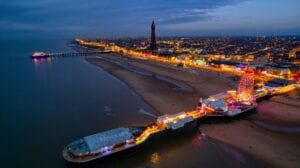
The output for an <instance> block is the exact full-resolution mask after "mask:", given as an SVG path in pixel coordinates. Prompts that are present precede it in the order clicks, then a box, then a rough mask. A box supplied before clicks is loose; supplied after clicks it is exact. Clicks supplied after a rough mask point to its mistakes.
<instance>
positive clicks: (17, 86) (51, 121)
mask: <svg viewBox="0 0 300 168" xmlns="http://www.w3.org/2000/svg"><path fill="white" fill-rule="evenodd" d="M68 41H69V39H63V40H27V39H22V40H8V41H4V40H1V41H0V58H1V60H0V77H1V79H0V105H1V107H0V109H1V110H0V132H1V138H0V150H1V151H0V167H3V168H9V167H31V168H33V167H39V168H41V167H43V168H63V167H66V164H65V162H64V160H63V158H62V155H61V151H62V149H63V148H64V146H65V145H67V144H68V143H70V142H71V141H73V140H76V139H78V138H80V137H83V136H86V135H90V134H93V133H97V132H100V131H103V130H107V129H111V128H115V127H119V126H132V125H133V126H136V125H137V126H139V125H145V124H148V123H150V122H152V121H154V120H155V118H154V117H153V116H152V115H155V113H154V112H153V110H151V108H149V107H148V106H147V105H145V104H144V103H143V102H142V101H141V100H140V99H139V97H138V96H137V95H135V94H134V93H133V92H132V91H131V90H130V89H128V87H127V86H126V85H124V84H123V83H122V82H120V81H119V80H117V79H116V78H114V77H113V76H111V75H109V74H107V73H106V72H104V71H102V70H101V69H100V68H98V67H96V66H93V65H91V64H89V63H87V62H86V61H85V60H84V58H80V57H73V58H56V59H46V60H40V61H33V60H31V59H30V58H29V56H30V55H31V54H32V52H34V51H46V52H62V51H65V52H67V51H71V52H73V50H72V49H71V48H70V47H68ZM141 109H143V110H141ZM141 150H142V151H138V152H136V153H135V154H134V155H133V156H131V157H129V158H126V159H119V160H117V161H112V162H109V163H105V164H103V163H99V164H97V165H96V167H101V166H102V167H202V166H203V167H232V166H234V167H245V166H246V165H247V166H246V167H251V166H254V165H255V164H254V163H253V162H252V160H251V159H249V158H248V157H246V156H245V155H243V154H241V153H239V152H237V151H236V150H234V149H232V148H230V147H228V146H226V145H224V144H220V143H217V142H216V141H214V140H211V139H209V138H206V137H203V136H201V135H200V133H198V132H195V133H192V134H191V135H187V136H184V137H180V138H179V137H177V138H172V139H170V140H168V139H164V140H162V141H161V142H160V141H159V142H156V143H153V144H152V145H150V146H146V147H145V148H143V149H141Z"/></svg>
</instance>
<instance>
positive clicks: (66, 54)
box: [30, 50, 111, 59]
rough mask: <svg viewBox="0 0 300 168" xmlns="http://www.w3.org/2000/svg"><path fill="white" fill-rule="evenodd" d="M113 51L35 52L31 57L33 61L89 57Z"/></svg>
mask: <svg viewBox="0 0 300 168" xmlns="http://www.w3.org/2000/svg"><path fill="white" fill-rule="evenodd" d="M108 53H111V50H101V51H93V52H57V53H45V52H34V53H33V54H32V55H31V56H30V57H31V58H32V59H40V58H47V57H75V56H89V55H95V54H108Z"/></svg>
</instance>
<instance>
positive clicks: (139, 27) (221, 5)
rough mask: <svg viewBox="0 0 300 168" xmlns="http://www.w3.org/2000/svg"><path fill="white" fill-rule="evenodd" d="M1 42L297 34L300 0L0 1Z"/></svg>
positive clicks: (299, 26) (299, 20)
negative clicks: (152, 29)
mask: <svg viewBox="0 0 300 168" xmlns="http://www.w3.org/2000/svg"><path fill="white" fill-rule="evenodd" d="M0 9H1V10H0V38H1V39H5V38H12V37H49V36H51V37H54V38H55V37H75V36H81V37H95V36H97V37H112V36H118V37H125V36H149V25H150V23H151V21H152V19H155V21H156V22H157V33H158V35H159V36H185V35H188V36H192V35H197V36H219V35H299V34H300V19H299V18H300V1H299V0H7V1H4V0H2V1H1V2H0Z"/></svg>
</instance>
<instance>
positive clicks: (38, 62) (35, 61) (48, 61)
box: [32, 57, 51, 65]
mask: <svg viewBox="0 0 300 168" xmlns="http://www.w3.org/2000/svg"><path fill="white" fill-rule="evenodd" d="M32 60H33V63H34V64H35V65H39V64H42V63H45V62H47V63H50V62H51V58H49V57H48V58H33V59H32Z"/></svg>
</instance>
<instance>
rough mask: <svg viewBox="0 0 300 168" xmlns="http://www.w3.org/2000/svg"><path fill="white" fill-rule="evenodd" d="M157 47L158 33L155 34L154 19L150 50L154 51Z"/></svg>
mask: <svg viewBox="0 0 300 168" xmlns="http://www.w3.org/2000/svg"><path fill="white" fill-rule="evenodd" d="M156 49H157V46H156V35H155V23H154V20H153V21H152V24H151V42H150V50H151V51H152V52H153V51H155V50H156Z"/></svg>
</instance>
